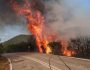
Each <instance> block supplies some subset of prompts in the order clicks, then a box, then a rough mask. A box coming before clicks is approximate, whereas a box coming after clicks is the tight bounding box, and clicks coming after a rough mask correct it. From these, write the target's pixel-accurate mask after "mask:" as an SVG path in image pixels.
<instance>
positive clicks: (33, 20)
mask: <svg viewBox="0 0 90 70" xmlns="http://www.w3.org/2000/svg"><path fill="white" fill-rule="evenodd" d="M23 1H24V5H23V6H21V5H20V4H19V3H18V2H16V1H15V0H14V2H13V3H12V8H13V10H14V11H15V12H16V13H17V14H20V15H23V16H24V17H25V19H26V20H27V23H28V25H27V26H28V30H29V31H30V32H31V33H32V34H33V35H34V36H35V37H36V44H37V47H38V50H39V52H40V53H42V52H44V50H43V49H42V47H43V48H44V49H45V52H46V53H47V54H48V53H50V52H51V49H50V48H49V46H48V43H49V42H48V39H47V38H45V37H46V36H45V35H43V33H42V32H43V28H44V23H45V22H44V16H43V15H42V14H41V12H40V11H39V10H36V11H33V9H32V8H31V4H30V2H29V1H28V0H23Z"/></svg>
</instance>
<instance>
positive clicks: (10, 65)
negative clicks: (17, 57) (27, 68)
mask: <svg viewBox="0 0 90 70" xmlns="http://www.w3.org/2000/svg"><path fill="white" fill-rule="evenodd" d="M7 59H8V61H9V67H10V70H12V63H11V60H10V59H9V58H7Z"/></svg>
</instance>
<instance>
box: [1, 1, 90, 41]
mask: <svg viewBox="0 0 90 70" xmlns="http://www.w3.org/2000/svg"><path fill="white" fill-rule="evenodd" d="M4 1H5V0H0V38H1V40H2V41H6V40H8V39H10V38H12V37H14V36H16V35H20V34H29V32H28V30H27V24H26V21H24V18H20V17H19V16H16V15H15V14H14V13H13V12H11V9H10V7H9V5H8V4H7V2H4ZM60 4H62V5H63V6H64V7H65V8H66V10H70V14H68V13H66V14H65V17H64V19H65V21H66V22H65V23H66V24H65V25H64V27H63V28H62V30H65V29H66V30H68V32H70V31H71V29H72V30H73V27H75V26H76V28H78V29H79V28H81V30H83V31H85V32H86V33H88V32H90V31H89V30H90V0H61V3H60ZM56 8H57V6H56ZM56 11H58V9H57V10H56ZM66 15H67V16H66ZM68 15H69V16H70V17H69V16H68ZM58 18H59V17H58ZM67 20H68V21H67ZM66 30H65V31H66Z"/></svg>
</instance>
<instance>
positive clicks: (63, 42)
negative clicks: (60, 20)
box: [61, 39, 75, 56]
mask: <svg viewBox="0 0 90 70" xmlns="http://www.w3.org/2000/svg"><path fill="white" fill-rule="evenodd" d="M61 45H62V53H63V55H65V56H72V55H74V54H75V52H74V51H72V50H70V49H68V42H67V40H64V39H63V40H61Z"/></svg>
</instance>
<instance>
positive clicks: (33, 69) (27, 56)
mask: <svg viewBox="0 0 90 70" xmlns="http://www.w3.org/2000/svg"><path fill="white" fill-rule="evenodd" d="M5 56H6V57H8V58H10V59H11V61H12V66H13V70H90V60H87V59H79V58H73V57H65V56H57V55H50V54H49V55H47V54H38V53H8V54H5Z"/></svg>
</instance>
